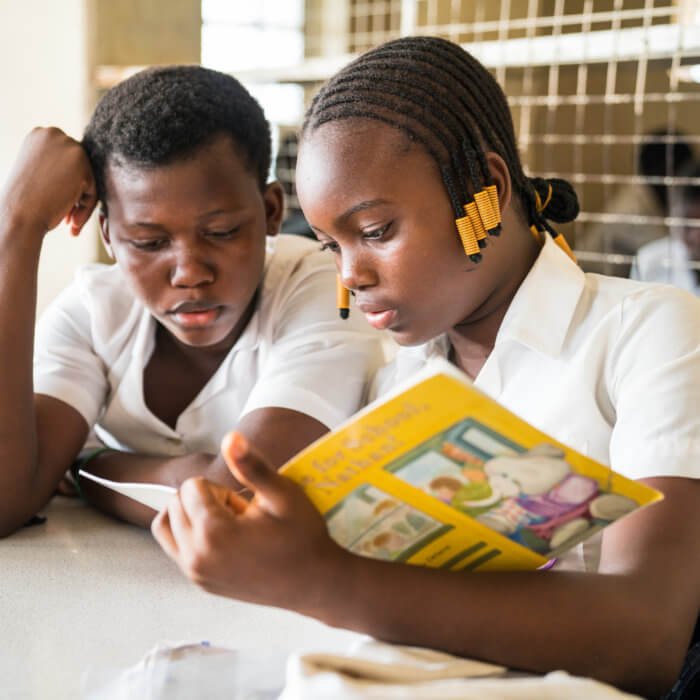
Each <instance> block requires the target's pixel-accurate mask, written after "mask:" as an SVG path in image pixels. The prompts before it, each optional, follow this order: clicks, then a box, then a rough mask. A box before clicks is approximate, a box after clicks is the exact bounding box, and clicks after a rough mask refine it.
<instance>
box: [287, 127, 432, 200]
mask: <svg viewBox="0 0 700 700" xmlns="http://www.w3.org/2000/svg"><path fill="white" fill-rule="evenodd" d="M407 178H410V179H411V180H413V181H414V182H415V181H416V180H422V179H426V180H427V179H431V180H435V179H437V180H438V181H440V180H441V178H440V174H439V170H438V167H437V164H436V163H435V162H434V160H433V159H432V158H431V157H430V155H429V154H428V152H427V151H426V150H425V148H424V147H423V146H422V145H421V144H419V143H416V142H414V141H411V140H410V139H409V138H408V136H407V135H406V134H405V133H404V132H402V131H400V130H399V129H398V128H394V127H392V126H390V125H388V124H385V123H383V122H380V121H376V120H372V119H357V118H353V119H344V120H339V121H335V122H328V123H326V124H323V125H321V126H320V127H318V128H316V129H315V130H314V131H311V132H307V133H306V134H304V137H303V139H302V141H301V143H300V145H299V155H298V160H297V191H299V190H303V189H304V188H307V189H310V188H313V189H314V190H316V189H317V188H318V187H319V186H321V185H325V186H326V187H327V186H331V185H337V186H342V187H347V188H351V187H352V188H357V187H362V186H363V184H365V185H367V186H370V185H372V186H376V185H378V184H381V185H382V187H385V188H388V187H393V186H399V185H400V184H401V183H402V182H405V181H406V179H407Z"/></svg>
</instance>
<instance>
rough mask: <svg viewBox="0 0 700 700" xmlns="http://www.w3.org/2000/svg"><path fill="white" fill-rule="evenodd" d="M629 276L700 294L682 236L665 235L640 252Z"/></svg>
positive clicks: (699, 286) (699, 285) (648, 244)
mask: <svg viewBox="0 0 700 700" xmlns="http://www.w3.org/2000/svg"><path fill="white" fill-rule="evenodd" d="M630 277H631V278H632V279H635V280H643V281H644V282H660V283H662V284H672V285H674V286H676V287H680V288H681V289H687V290H688V291H689V292H691V293H693V294H695V296H699V297H700V283H699V282H698V278H697V275H696V274H695V271H694V270H692V269H691V268H690V258H689V256H688V249H687V248H686V246H685V243H683V241H682V240H681V239H680V238H676V237H672V236H665V237H664V238H660V239H659V240H658V241H652V242H651V243H647V244H646V245H645V246H642V247H641V248H640V249H639V250H638V251H637V257H636V259H635V261H634V263H633V265H632V270H631V271H630Z"/></svg>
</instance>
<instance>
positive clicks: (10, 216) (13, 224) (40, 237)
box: [0, 202, 47, 259]
mask: <svg viewBox="0 0 700 700" xmlns="http://www.w3.org/2000/svg"><path fill="white" fill-rule="evenodd" d="M46 233H47V230H46V228H45V227H42V226H41V224H38V223H37V222H32V221H31V219H30V218H28V217H27V216H26V214H24V213H23V212H21V211H18V210H16V209H13V207H11V206H9V205H8V204H7V203H6V202H1V203H0V247H1V248H2V251H3V254H7V253H10V254H11V253H25V254H26V253H29V254H31V255H32V256H33V257H36V258H37V259H38V256H39V253H40V252H41V245H42V243H43V241H44V236H45V235H46Z"/></svg>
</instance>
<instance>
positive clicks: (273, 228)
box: [263, 180, 284, 236]
mask: <svg viewBox="0 0 700 700" xmlns="http://www.w3.org/2000/svg"><path fill="white" fill-rule="evenodd" d="M263 201H264V202H265V219H266V221H267V235H268V236H276V235H277V234H278V233H279V232H280V226H281V225H282V215H283V214H284V190H283V189H282V185H281V184H280V183H279V182H277V180H275V181H274V182H270V183H268V184H267V185H266V186H265V190H264V192H263Z"/></svg>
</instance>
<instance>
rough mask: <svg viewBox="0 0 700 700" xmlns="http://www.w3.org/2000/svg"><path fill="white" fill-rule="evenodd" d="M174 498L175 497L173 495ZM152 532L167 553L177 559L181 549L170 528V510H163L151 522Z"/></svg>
mask: <svg viewBox="0 0 700 700" xmlns="http://www.w3.org/2000/svg"><path fill="white" fill-rule="evenodd" d="M173 498H175V497H174V496H173ZM151 534H152V535H153V537H154V538H155V540H156V542H157V543H158V544H159V545H160V546H161V547H162V548H163V550H164V551H165V553H166V554H167V555H168V556H169V557H170V558H171V559H175V560H176V561H177V557H178V554H179V553H180V550H179V548H178V546H177V542H176V541H175V538H174V537H173V532H172V530H171V529H170V518H169V517H168V510H167V508H166V509H165V510H162V511H161V512H160V513H158V515H156V517H155V518H153V521H152V522H151Z"/></svg>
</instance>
